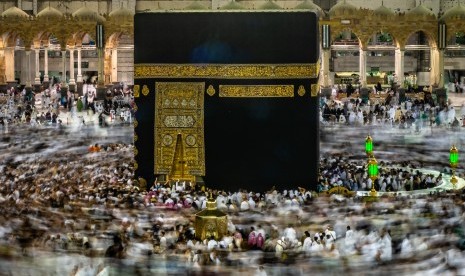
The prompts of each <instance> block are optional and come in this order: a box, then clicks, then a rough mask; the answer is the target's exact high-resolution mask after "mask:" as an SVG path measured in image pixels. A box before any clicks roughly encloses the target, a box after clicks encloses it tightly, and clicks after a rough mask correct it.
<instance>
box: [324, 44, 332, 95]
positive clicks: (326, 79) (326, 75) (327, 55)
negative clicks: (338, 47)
mask: <svg viewBox="0 0 465 276" xmlns="http://www.w3.org/2000/svg"><path fill="white" fill-rule="evenodd" d="M330 57H331V50H323V57H322V59H323V62H322V65H323V66H322V67H323V87H329V86H330V81H329V59H330Z"/></svg>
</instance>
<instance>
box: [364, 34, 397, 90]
mask: <svg viewBox="0 0 465 276" xmlns="http://www.w3.org/2000/svg"><path fill="white" fill-rule="evenodd" d="M395 49H396V42H395V39H394V37H393V36H392V35H391V34H390V33H388V32H385V31H380V32H377V33H375V34H373V35H372V36H371V38H370V40H369V41H368V45H367V51H368V54H367V70H366V71H367V74H368V76H367V84H370V85H376V84H377V83H380V84H381V85H384V86H388V85H389V81H388V78H389V76H392V73H393V72H394V70H395V58H394V56H395Z"/></svg>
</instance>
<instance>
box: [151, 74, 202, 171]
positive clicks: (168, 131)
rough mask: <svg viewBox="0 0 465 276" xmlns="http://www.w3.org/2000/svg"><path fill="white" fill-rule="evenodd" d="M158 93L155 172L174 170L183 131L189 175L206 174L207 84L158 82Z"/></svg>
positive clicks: (156, 87)
mask: <svg viewBox="0 0 465 276" xmlns="http://www.w3.org/2000/svg"><path fill="white" fill-rule="evenodd" d="M155 93H156V102H155V169H154V171H155V173H156V174H169V173H170V170H171V169H172V167H173V160H174V153H175V149H176V137H177V135H178V134H181V135H182V142H183V144H184V159H185V160H186V162H187V167H188V168H189V174H191V175H205V146H204V100H203V97H204V93H205V83H204V82H156V83H155Z"/></svg>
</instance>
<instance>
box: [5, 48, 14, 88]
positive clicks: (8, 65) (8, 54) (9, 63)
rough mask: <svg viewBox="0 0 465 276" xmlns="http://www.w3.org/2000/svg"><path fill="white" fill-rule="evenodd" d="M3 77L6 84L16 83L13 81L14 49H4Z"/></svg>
mask: <svg viewBox="0 0 465 276" xmlns="http://www.w3.org/2000/svg"><path fill="white" fill-rule="evenodd" d="M5 76H6V81H7V82H8V83H13V82H16V80H15V48H14V47H8V48H5Z"/></svg>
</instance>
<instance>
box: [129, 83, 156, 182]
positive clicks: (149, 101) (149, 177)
mask: <svg viewBox="0 0 465 276" xmlns="http://www.w3.org/2000/svg"><path fill="white" fill-rule="evenodd" d="M144 87H145V88H147V89H148V91H149V92H148V93H146V91H144V93H146V95H144V94H142V89H143V88H144ZM134 92H135V93H134V100H135V101H134V103H135V106H134V108H135V123H134V147H135V154H134V159H135V173H134V174H135V179H137V180H139V181H140V178H142V179H143V180H145V181H146V183H147V188H150V187H151V186H152V185H153V183H154V181H155V175H154V170H153V168H154V162H155V161H154V151H155V145H154V139H155V138H154V102H155V91H154V81H151V80H150V79H135V80H134ZM143 180H142V181H143Z"/></svg>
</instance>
